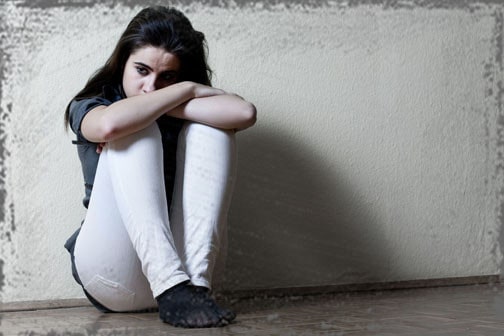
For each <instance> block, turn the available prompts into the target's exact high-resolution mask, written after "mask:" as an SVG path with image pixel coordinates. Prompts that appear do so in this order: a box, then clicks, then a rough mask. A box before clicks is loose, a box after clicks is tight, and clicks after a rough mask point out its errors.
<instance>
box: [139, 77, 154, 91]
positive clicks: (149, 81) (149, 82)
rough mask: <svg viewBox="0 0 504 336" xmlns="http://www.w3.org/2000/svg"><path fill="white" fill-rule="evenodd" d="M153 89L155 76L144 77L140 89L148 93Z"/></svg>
mask: <svg viewBox="0 0 504 336" xmlns="http://www.w3.org/2000/svg"><path fill="white" fill-rule="evenodd" d="M155 90H156V78H155V77H152V78H150V77H149V78H145V81H144V83H143V87H142V91H143V92H144V93H149V92H152V91H155Z"/></svg>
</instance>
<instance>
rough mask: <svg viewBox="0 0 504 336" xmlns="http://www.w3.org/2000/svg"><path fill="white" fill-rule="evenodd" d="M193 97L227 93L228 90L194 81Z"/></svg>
mask: <svg viewBox="0 0 504 336" xmlns="http://www.w3.org/2000/svg"><path fill="white" fill-rule="evenodd" d="M193 85H194V86H193V89H192V92H193V98H203V97H210V96H218V95H223V94H226V91H224V90H221V89H218V88H214V87H211V86H208V85H203V84H198V83H193Z"/></svg>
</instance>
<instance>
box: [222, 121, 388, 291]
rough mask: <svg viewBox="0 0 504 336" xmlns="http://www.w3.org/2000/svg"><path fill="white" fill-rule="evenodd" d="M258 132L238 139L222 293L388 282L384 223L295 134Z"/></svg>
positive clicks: (264, 130) (335, 170)
mask: <svg viewBox="0 0 504 336" xmlns="http://www.w3.org/2000/svg"><path fill="white" fill-rule="evenodd" d="M261 132H264V133H261V134H259V133H257V132H255V130H254V131H252V132H251V133H250V134H246V135H242V136H241V137H240V138H239V140H238V141H239V142H238V143H239V153H238V154H239V162H238V181H237V184H236V189H235V194H234V198H233V204H232V207H231V210H230V215H229V244H228V246H229V247H228V258H227V269H226V275H225V279H224V283H223V285H224V287H225V288H226V289H228V290H238V289H257V288H287V287H303V286H321V285H338V284H349V283H369V282H382V281H387V278H389V277H390V271H389V270H388V269H387V268H388V267H389V266H388V265H389V257H388V252H387V242H386V239H385V237H384V236H383V233H382V232H381V231H380V230H381V227H382V224H381V223H380V220H379V217H378V216H377V215H376V214H373V213H372V211H371V207H370V206H369V204H366V201H365V198H364V197H362V196H363V195H359V194H358V193H357V192H356V191H355V190H352V186H351V185H350V184H349V181H348V179H346V178H345V176H344V175H343V174H340V175H338V167H329V168H328V167H324V166H323V164H326V165H327V160H322V158H320V157H317V155H315V154H314V153H313V152H312V151H311V150H310V148H309V147H308V146H306V145H305V144H303V143H300V142H299V140H296V139H295V138H294V137H292V135H290V136H289V134H286V133H284V134H282V132H279V131H278V130H274V131H273V130H268V129H264V128H262V129H261Z"/></svg>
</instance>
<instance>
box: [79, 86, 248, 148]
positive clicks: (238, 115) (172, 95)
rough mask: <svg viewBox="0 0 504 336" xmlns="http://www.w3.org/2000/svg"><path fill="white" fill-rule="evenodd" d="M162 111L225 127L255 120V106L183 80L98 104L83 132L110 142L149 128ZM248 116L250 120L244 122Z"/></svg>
mask: <svg viewBox="0 0 504 336" xmlns="http://www.w3.org/2000/svg"><path fill="white" fill-rule="evenodd" d="M218 97H220V98H219V99H217V98H218ZM163 114H167V115H171V116H173V117H177V118H182V119H187V120H192V121H196V122H201V123H204V124H208V125H211V126H214V127H217V128H224V129H243V128H246V127H249V126H251V125H252V124H253V123H254V122H255V107H254V106H253V105H252V104H250V103H248V102H246V101H244V100H243V99H241V98H239V97H237V96H234V95H228V94H225V93H224V91H222V90H219V89H216V88H212V87H209V86H205V85H200V84H196V83H193V82H182V83H177V84H173V85H170V86H168V87H166V88H163V89H159V90H156V91H153V92H150V93H148V94H144V95H139V96H134V97H130V98H126V99H123V100H120V101H118V102H115V103H114V104H112V105H110V106H98V107H96V108H94V109H93V110H91V111H90V112H88V114H86V116H85V117H84V119H83V121H82V124H81V131H82V134H83V135H84V137H85V138H86V139H88V140H89V141H93V142H108V141H111V140H114V139H117V138H120V137H122V136H126V135H129V134H132V133H134V132H136V131H139V130H141V129H143V128H145V127H147V126H148V125H150V124H151V123H153V122H154V121H155V120H156V119H158V118H159V117H160V116H162V115H163ZM247 118H248V119H250V120H249V121H248V122H245V121H244V119H247ZM252 119H253V120H252ZM250 122H252V123H251V124H250Z"/></svg>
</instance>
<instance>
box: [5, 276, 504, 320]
mask: <svg viewBox="0 0 504 336" xmlns="http://www.w3.org/2000/svg"><path fill="white" fill-rule="evenodd" d="M498 283H500V275H483V276H470V277H457V278H441V279H422V280H406V281H393V282H378V283H361V284H344V285H327V286H307V287H288V288H257V289H244V290H232V291H223V292H220V293H218V294H217V296H218V297H225V298H226V300H238V299H247V298H253V297H259V298H265V297H285V296H306V295H321V294H332V293H350V292H365V291H385V290H400V289H416V288H434V287H449V286H468V285H478V284H480V285H482V284H498ZM88 306H91V304H90V303H89V301H88V300H87V299H61V300H41V301H19V302H7V303H0V312H13V311H29V310H43V309H61V308H76V307H88Z"/></svg>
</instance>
